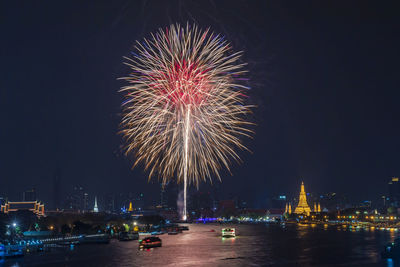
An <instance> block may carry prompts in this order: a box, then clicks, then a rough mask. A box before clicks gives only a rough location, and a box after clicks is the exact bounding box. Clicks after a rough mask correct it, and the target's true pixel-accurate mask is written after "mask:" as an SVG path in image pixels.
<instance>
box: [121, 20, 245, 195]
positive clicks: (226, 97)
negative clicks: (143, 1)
mask: <svg viewBox="0 0 400 267" xmlns="http://www.w3.org/2000/svg"><path fill="white" fill-rule="evenodd" d="M132 54H133V57H131V58H126V60H127V61H126V62H125V64H127V65H128V66H129V67H130V68H131V70H132V73H131V74H130V75H129V77H123V78H122V79H124V80H126V81H127V82H128V85H127V86H125V87H122V88H121V92H123V93H124V94H125V97H126V99H125V101H124V103H123V109H124V115H123V119H122V123H121V126H122V133H123V135H124V138H125V141H126V153H127V154H130V153H133V154H135V156H136V161H135V164H134V166H135V165H136V164H138V163H140V162H143V163H144V165H145V169H146V170H149V179H150V178H151V177H152V176H153V175H156V174H157V175H158V176H159V177H160V178H161V179H162V182H163V183H164V184H165V183H166V182H167V181H169V180H171V179H173V178H174V177H176V178H177V181H178V182H181V181H182V180H183V182H184V184H185V186H184V188H185V191H186V184H187V183H194V184H195V185H197V186H198V184H199V182H200V181H202V180H207V179H210V180H211V178H212V177H213V176H215V177H217V178H218V179H220V175H219V171H220V170H221V168H222V167H223V166H224V167H225V168H226V169H227V170H229V165H230V162H231V161H232V160H235V161H239V160H240V159H239V156H238V154H237V153H236V152H235V149H237V148H239V149H242V150H243V149H246V147H245V146H244V145H243V144H242V141H241V137H243V136H246V137H250V136H251V134H252V131H251V130H249V129H248V128H247V126H248V125H249V124H251V123H249V122H248V121H246V120H245V117H246V116H245V115H246V114H247V113H249V112H250V108H251V106H247V105H245V104H244V98H245V96H244V94H243V91H244V90H246V89H247V87H245V86H244V85H242V80H243V79H244V78H241V77H242V76H243V74H245V72H246V71H245V70H243V67H244V65H245V64H240V63H238V61H239V58H240V56H241V52H237V53H233V52H232V51H231V48H230V45H229V43H228V42H227V41H225V40H224V39H223V38H222V37H220V36H219V35H214V34H213V33H211V32H210V31H209V30H205V31H202V30H199V29H198V28H197V27H190V26H189V25H187V26H186V27H181V26H180V25H171V26H170V27H169V28H167V29H165V31H163V30H161V29H160V30H159V31H158V32H157V33H156V34H152V35H151V38H149V39H145V40H144V41H143V42H141V43H139V42H137V45H136V47H135V52H134V53H132Z"/></svg>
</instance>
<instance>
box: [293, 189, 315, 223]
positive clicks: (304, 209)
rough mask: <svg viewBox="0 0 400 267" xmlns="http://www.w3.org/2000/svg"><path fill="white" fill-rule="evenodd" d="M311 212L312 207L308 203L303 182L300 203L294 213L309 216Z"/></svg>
mask: <svg viewBox="0 0 400 267" xmlns="http://www.w3.org/2000/svg"><path fill="white" fill-rule="evenodd" d="M310 212H311V209H310V207H309V206H308V203H307V196H306V191H305V190H304V183H303V182H301V188H300V196H299V204H298V205H297V207H296V209H295V210H294V213H295V214H307V216H309V215H310Z"/></svg>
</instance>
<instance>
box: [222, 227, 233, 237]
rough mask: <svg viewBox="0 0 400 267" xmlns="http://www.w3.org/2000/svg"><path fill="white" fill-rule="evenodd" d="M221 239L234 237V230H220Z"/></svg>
mask: <svg viewBox="0 0 400 267" xmlns="http://www.w3.org/2000/svg"><path fill="white" fill-rule="evenodd" d="M222 237H236V232H235V228H224V229H222Z"/></svg>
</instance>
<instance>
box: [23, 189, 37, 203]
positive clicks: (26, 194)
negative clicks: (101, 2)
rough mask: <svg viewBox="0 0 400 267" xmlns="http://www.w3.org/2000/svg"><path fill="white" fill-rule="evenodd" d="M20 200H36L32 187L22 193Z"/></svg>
mask: <svg viewBox="0 0 400 267" xmlns="http://www.w3.org/2000/svg"><path fill="white" fill-rule="evenodd" d="M22 201H36V191H35V189H34V188H32V189H31V190H27V191H25V192H24V193H23V194H22Z"/></svg>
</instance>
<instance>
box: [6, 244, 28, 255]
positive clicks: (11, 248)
mask: <svg viewBox="0 0 400 267" xmlns="http://www.w3.org/2000/svg"><path fill="white" fill-rule="evenodd" d="M22 256H24V246H20V245H2V244H0V258H16V257H22Z"/></svg>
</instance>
